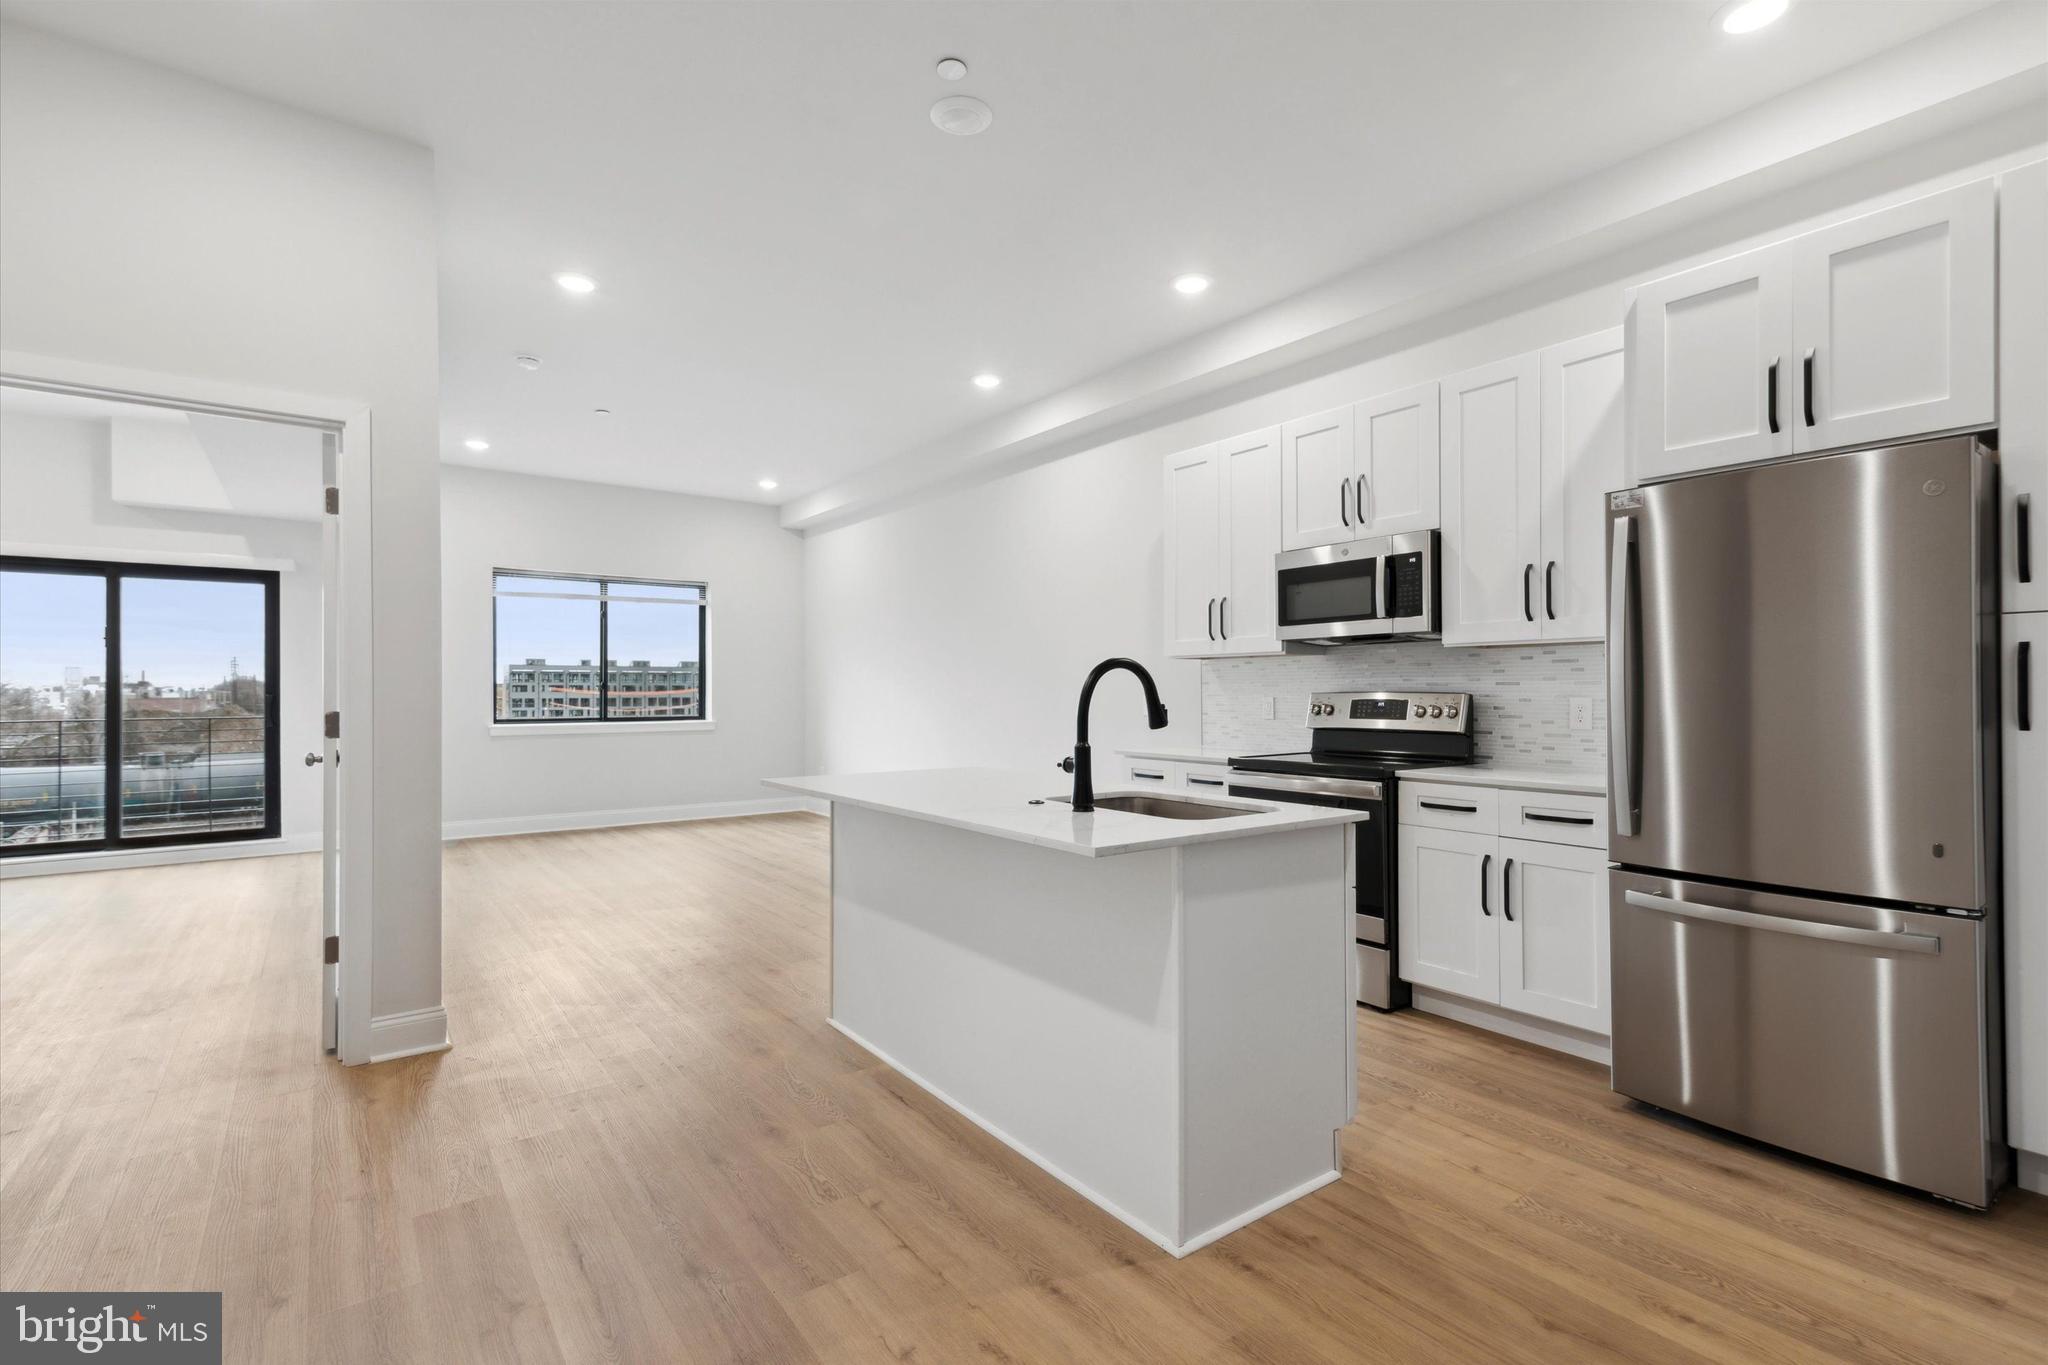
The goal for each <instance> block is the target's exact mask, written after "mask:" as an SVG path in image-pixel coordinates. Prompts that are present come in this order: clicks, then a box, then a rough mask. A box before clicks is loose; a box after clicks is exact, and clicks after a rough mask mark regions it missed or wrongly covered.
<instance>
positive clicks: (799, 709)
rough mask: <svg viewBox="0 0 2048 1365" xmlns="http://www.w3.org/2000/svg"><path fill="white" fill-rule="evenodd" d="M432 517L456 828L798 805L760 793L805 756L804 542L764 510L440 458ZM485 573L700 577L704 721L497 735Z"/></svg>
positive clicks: (567, 824)
mask: <svg viewBox="0 0 2048 1365" xmlns="http://www.w3.org/2000/svg"><path fill="white" fill-rule="evenodd" d="M441 519H442V529H441V548H442V573H441V597H442V602H441V621H442V664H441V667H442V703H443V722H442V729H441V733H442V743H443V746H444V747H443V752H444V755H445V761H444V769H445V772H446V774H447V776H446V778H445V781H444V784H443V795H444V810H445V816H446V821H447V833H448V834H449V835H450V836H451V837H463V836H467V835H475V834H504V833H515V832H520V831H525V830H533V829H565V828H572V827H576V826H580V825H597V824H618V823H624V822H627V821H634V820H657V819H679V818H686V817H688V816H691V815H700V814H723V813H732V812H733V811H734V810H736V809H737V810H759V809H788V808H789V807H790V806H791V805H792V804H794V803H793V802H791V801H789V800H788V799H785V798H782V797H779V796H778V795H777V794H776V793H773V792H769V791H766V790H764V789H763V788H762V786H761V779H762V778H764V777H774V776H778V775H783V776H787V775H791V774H795V773H797V772H799V771H800V770H801V769H802V766H803V757H804V745H803V725H804V708H803V684H804V675H803V648H804V631H803V615H804V608H803V545H802V542H801V540H800V539H799V538H798V537H797V536H796V535H795V534H794V533H793V532H789V531H785V530H783V529H782V528H781V527H780V526H779V525H777V523H776V512H775V509H774V508H773V507H768V506H761V505H757V504H754V503H743V502H728V501H724V500H722V499H718V498H696V497H687V496H684V495H682V494H676V493H650V492H643V491H639V490H635V489H627V488H613V487H609V486H607V485H604V484H594V483H579V482H572V481H570V480H566V479H545V478H535V477H532V476H530V475H524V474H497V473H491V472H487V471H483V470H475V469H465V468H459V467H457V466H454V465H450V466H448V467H447V468H446V469H445V470H444V471H443V473H442V484H441ZM494 569H537V570H545V571H548V572H555V573H565V574H617V575H620V576H622V577H634V578H662V579H684V580H690V581H694V582H702V583H705V584H707V585H708V587H709V596H710V605H711V632H710V643H711V651H710V652H711V659H710V665H711V672H710V701H711V713H712V717H711V718H712V720H713V722H714V725H713V728H712V729H709V730H702V729H682V728H668V729H661V728H655V729H648V728H643V727H635V728H633V729H632V730H630V731H626V732H614V733H602V732H601V731H600V732H598V733H593V732H592V728H591V727H589V726H587V725H586V726H576V727H556V726H545V725H540V726H525V727H500V728H498V729H496V730H494V729H493V728H492V726H491V723H490V722H491V701H492V694H491V686H492V633H491V624H492V623H491V573H492V571H493V570H494ZM586 652H587V653H589V654H590V655H591V656H592V657H595V656H596V653H597V641H596V639H595V637H594V636H593V638H592V640H591V642H590V646H589V649H588V650H587V651H586Z"/></svg>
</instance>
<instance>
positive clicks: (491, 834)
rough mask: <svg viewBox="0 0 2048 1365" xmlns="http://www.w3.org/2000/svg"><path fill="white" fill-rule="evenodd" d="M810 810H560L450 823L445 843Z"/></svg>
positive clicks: (748, 806)
mask: <svg viewBox="0 0 2048 1365" xmlns="http://www.w3.org/2000/svg"><path fill="white" fill-rule="evenodd" d="M808 809H810V803H807V802H805V801H802V800H800V799H798V798H796V797H785V796H770V797H762V798H759V799H757V800H752V801H701V802H698V803H696V804H695V805H688V806H634V807H631V808H629V809H626V810H584V811H560V812H553V813H549V814H546V815H507V816H502V817H500V818H498V819H495V820H448V821H445V822H443V824H442V825H441V837H442V838H443V839H444V840H451V841H452V840H456V839H497V838H502V837H504V836H505V835H508V834H552V833H554V832H556V831H558V830H569V829H611V828H614V827H616V826H620V825H665V824H671V823H674V822H676V821H679V820H729V819H732V818H733V817H735V816H740V815H778V814H783V813H786V812H789V811H800V810H808Z"/></svg>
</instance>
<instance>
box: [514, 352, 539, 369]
mask: <svg viewBox="0 0 2048 1365" xmlns="http://www.w3.org/2000/svg"><path fill="white" fill-rule="evenodd" d="M512 363H513V364H514V365H517V366H518V367H519V368H520V369H522V370H537V369H539V368H540V357H539V356H537V355H515V356H513V357H512Z"/></svg>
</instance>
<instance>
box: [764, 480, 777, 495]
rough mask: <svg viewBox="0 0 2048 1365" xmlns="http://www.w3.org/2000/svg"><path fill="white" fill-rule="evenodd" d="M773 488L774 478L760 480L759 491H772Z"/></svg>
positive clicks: (774, 486) (774, 485)
mask: <svg viewBox="0 0 2048 1365" xmlns="http://www.w3.org/2000/svg"><path fill="white" fill-rule="evenodd" d="M775 488H776V484H775V480H773V479H763V480H761V491H762V492H763V493H772V492H774V491H775Z"/></svg>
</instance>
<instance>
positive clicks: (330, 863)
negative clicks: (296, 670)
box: [285, 432, 341, 1052]
mask: <svg viewBox="0 0 2048 1365" xmlns="http://www.w3.org/2000/svg"><path fill="white" fill-rule="evenodd" d="M322 439H323V443H324V447H325V449H324V452H323V458H322V461H321V464H322V469H323V477H324V479H325V482H326V485H327V487H326V489H325V490H324V491H323V496H324V497H325V499H326V504H325V506H326V513H325V514H324V515H322V516H321V518H320V711H321V714H322V716H323V717H329V716H338V715H339V714H340V713H341V518H340V516H338V515H335V513H337V511H338V509H339V503H338V501H337V498H338V492H339V488H340V478H341V458H340V439H339V438H338V437H336V436H335V435H334V434H333V433H331V432H330V433H328V434H327V435H326V436H325V437H323V438H322ZM334 728H335V727H334V726H332V725H328V724H323V725H322V726H321V733H322V739H321V741H320V744H321V748H320V750H319V752H318V754H317V755H313V754H308V755H307V758H308V759H313V758H315V757H317V759H318V761H319V762H320V763H321V764H323V765H324V766H323V767H322V769H321V774H320V924H321V929H320V933H321V935H322V938H323V941H324V944H326V945H333V944H338V943H339V942H340V938H341V746H340V742H339V740H338V739H334V738H328V737H327V736H329V735H331V734H332V732H333V730H334ZM285 761H286V762H298V761H301V760H297V759H293V758H289V757H287V758H286V760H285ZM321 958H322V961H323V963H324V965H323V966H322V967H321V975H320V1038H321V1046H323V1047H325V1048H326V1049H327V1050H328V1051H329V1052H334V1051H336V1050H338V1048H339V1046H340V1036H339V1031H338V1030H339V1025H340V1018H341V966H340V962H339V959H338V954H337V953H335V952H333V951H323V953H322V954H321Z"/></svg>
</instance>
